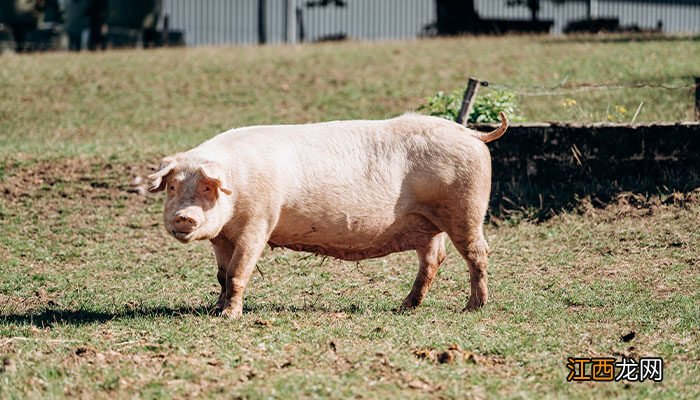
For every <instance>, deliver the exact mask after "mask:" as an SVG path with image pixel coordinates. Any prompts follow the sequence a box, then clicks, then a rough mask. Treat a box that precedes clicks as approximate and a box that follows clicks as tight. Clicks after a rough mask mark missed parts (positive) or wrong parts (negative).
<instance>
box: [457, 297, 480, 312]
mask: <svg viewBox="0 0 700 400" xmlns="http://www.w3.org/2000/svg"><path fill="white" fill-rule="evenodd" d="M484 304H485V303H484V302H483V301H481V300H478V299H469V302H468V303H467V306H466V307H464V310H462V311H464V312H466V311H477V310H479V309H480V308H482V307H483V306H484Z"/></svg>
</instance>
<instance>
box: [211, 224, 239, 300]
mask: <svg viewBox="0 0 700 400" xmlns="http://www.w3.org/2000/svg"><path fill="white" fill-rule="evenodd" d="M211 244H212V246H213V247H214V256H215V257H216V266H217V268H218V271H217V273H216V279H217V280H218V281H219V285H221V293H220V294H219V299H218V300H217V301H216V304H214V307H213V308H212V310H211V312H212V313H219V312H221V310H223V309H224V305H225V304H226V270H227V268H228V265H229V264H230V263H231V258H232V257H233V249H234V247H233V243H232V242H231V241H230V240H228V239H226V238H224V237H222V236H219V237H216V238H214V239H212V240H211Z"/></svg>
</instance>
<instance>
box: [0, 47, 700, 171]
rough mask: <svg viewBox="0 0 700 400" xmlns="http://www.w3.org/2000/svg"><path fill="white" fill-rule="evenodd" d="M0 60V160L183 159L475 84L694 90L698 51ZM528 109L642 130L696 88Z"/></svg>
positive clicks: (127, 54)
mask: <svg viewBox="0 0 700 400" xmlns="http://www.w3.org/2000/svg"><path fill="white" fill-rule="evenodd" d="M2 62H3V68H2V70H0V91H2V93H3V96H2V98H0V132H2V135H0V154H3V155H11V154H14V153H16V152H18V151H19V152H23V153H31V154H33V155H42V156H49V154H50V155H77V154H94V153H97V154H104V153H107V154H114V153H117V154H119V155H120V156H122V157H131V158H138V157H140V156H141V155H143V154H144V153H147V154H153V153H167V152H171V151H173V150H174V149H185V148H188V147H190V146H193V145H196V144H198V143H200V142H201V141H202V140H203V139H205V138H208V137H210V136H212V135H214V134H215V133H218V132H220V131H222V130H224V129H228V128H231V127H236V126H245V125H251V124H263V123H265V124H267V123H297V122H310V121H314V122H315V121H321V120H333V119H341V118H342V119H354V118H385V117H389V116H394V115H397V114H400V113H402V112H405V111H408V110H414V109H416V108H418V106H419V105H420V104H422V103H423V101H424V99H425V98H426V97H428V96H432V95H434V94H435V93H436V92H438V91H439V90H443V91H448V92H450V91H452V90H454V89H459V88H461V87H463V86H464V85H465V84H466V80H467V77H468V76H476V77H478V78H479V79H484V80H488V81H490V82H491V83H492V84H493V85H502V86H506V87H509V88H512V89H514V90H517V91H524V92H532V91H538V90H537V89H533V87H537V86H547V87H549V86H555V85H559V84H563V85H564V86H565V87H577V86H580V85H583V84H623V85H629V84H631V85H634V84H650V85H659V84H663V85H669V86H684V87H689V86H691V85H692V84H693V78H692V77H693V76H694V75H698V69H697V65H698V64H700V41H692V40H688V41H682V40H680V41H673V42H665V41H651V42H627V43H625V42H622V43H621V42H597V41H595V40H593V41H589V42H580V41H566V40H555V39H552V38H549V37H536V36H532V37H514V38H480V39H476V38H469V39H442V40H424V41H415V42H393V43H382V44H367V43H343V44H324V45H314V46H300V47H275V46H271V47H265V48H257V47H246V48H235V47H231V48H197V49H166V50H155V51H113V52H107V53H101V54H81V55H79V56H76V55H74V54H40V55H31V56H18V57H5V58H4V59H3V60H2ZM484 90H487V89H484ZM566 99H574V100H576V104H575V105H568V106H567V105H565V104H564V103H565V100H566ZM519 100H520V103H521V106H522V111H523V114H524V115H525V117H526V118H527V119H528V120H530V121H544V120H554V121H591V122H599V121H607V120H608V115H610V116H611V117H612V119H613V120H615V121H629V120H631V119H632V115H633V114H634V112H635V110H636V109H637V107H638V106H639V104H640V102H642V101H643V102H644V106H643V108H642V111H641V112H640V114H639V116H638V118H637V121H659V120H662V121H679V120H687V119H691V118H692V117H693V114H692V113H693V93H692V90H691V89H689V88H688V89H683V90H667V89H659V88H630V89H610V90H595V91H590V92H582V93H570V94H565V95H560V96H537V97H531V96H520V98H519ZM568 104H571V103H568ZM618 106H619V107H624V109H625V110H626V111H625V112H624V113H618V112H617V108H618ZM144 149H145V150H144Z"/></svg>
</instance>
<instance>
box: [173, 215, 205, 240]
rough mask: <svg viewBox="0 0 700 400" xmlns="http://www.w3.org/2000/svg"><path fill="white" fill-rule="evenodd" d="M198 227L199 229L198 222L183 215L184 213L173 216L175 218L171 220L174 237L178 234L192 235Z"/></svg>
mask: <svg viewBox="0 0 700 400" xmlns="http://www.w3.org/2000/svg"><path fill="white" fill-rule="evenodd" d="M198 227H199V222H198V221H197V219H196V218H195V217H194V216H192V215H189V214H185V213H177V214H175V217H174V218H173V228H175V229H174V232H173V234H174V235H175V236H177V234H178V233H179V234H183V233H184V234H187V233H192V232H194V231H195V230H196V229H197V228H198Z"/></svg>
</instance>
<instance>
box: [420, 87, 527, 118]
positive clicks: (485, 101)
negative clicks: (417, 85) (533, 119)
mask: <svg viewBox="0 0 700 400" xmlns="http://www.w3.org/2000/svg"><path fill="white" fill-rule="evenodd" d="M462 95H463V94H462V92H461V91H459V90H458V91H454V92H452V93H450V94H445V93H444V92H438V93H437V94H436V95H435V96H433V97H429V98H428V99H427V100H426V101H427V102H426V104H423V105H421V106H420V107H419V108H418V110H419V111H427V113H428V114H429V115H432V116H435V117H441V118H445V119H449V120H452V121H454V120H456V119H457V114H459V108H460V106H461V105H462ZM501 111H503V112H505V113H506V115H507V116H508V119H510V120H511V121H516V122H517V121H524V120H525V118H523V116H522V115H520V111H519V109H518V99H517V97H516V95H515V93H513V92H509V91H507V90H494V91H491V92H488V93H486V94H484V95H478V96H477V97H476V101H475V102H474V106H473V107H472V112H471V114H469V122H471V123H476V122H500V119H499V118H498V113H500V112H501Z"/></svg>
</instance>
